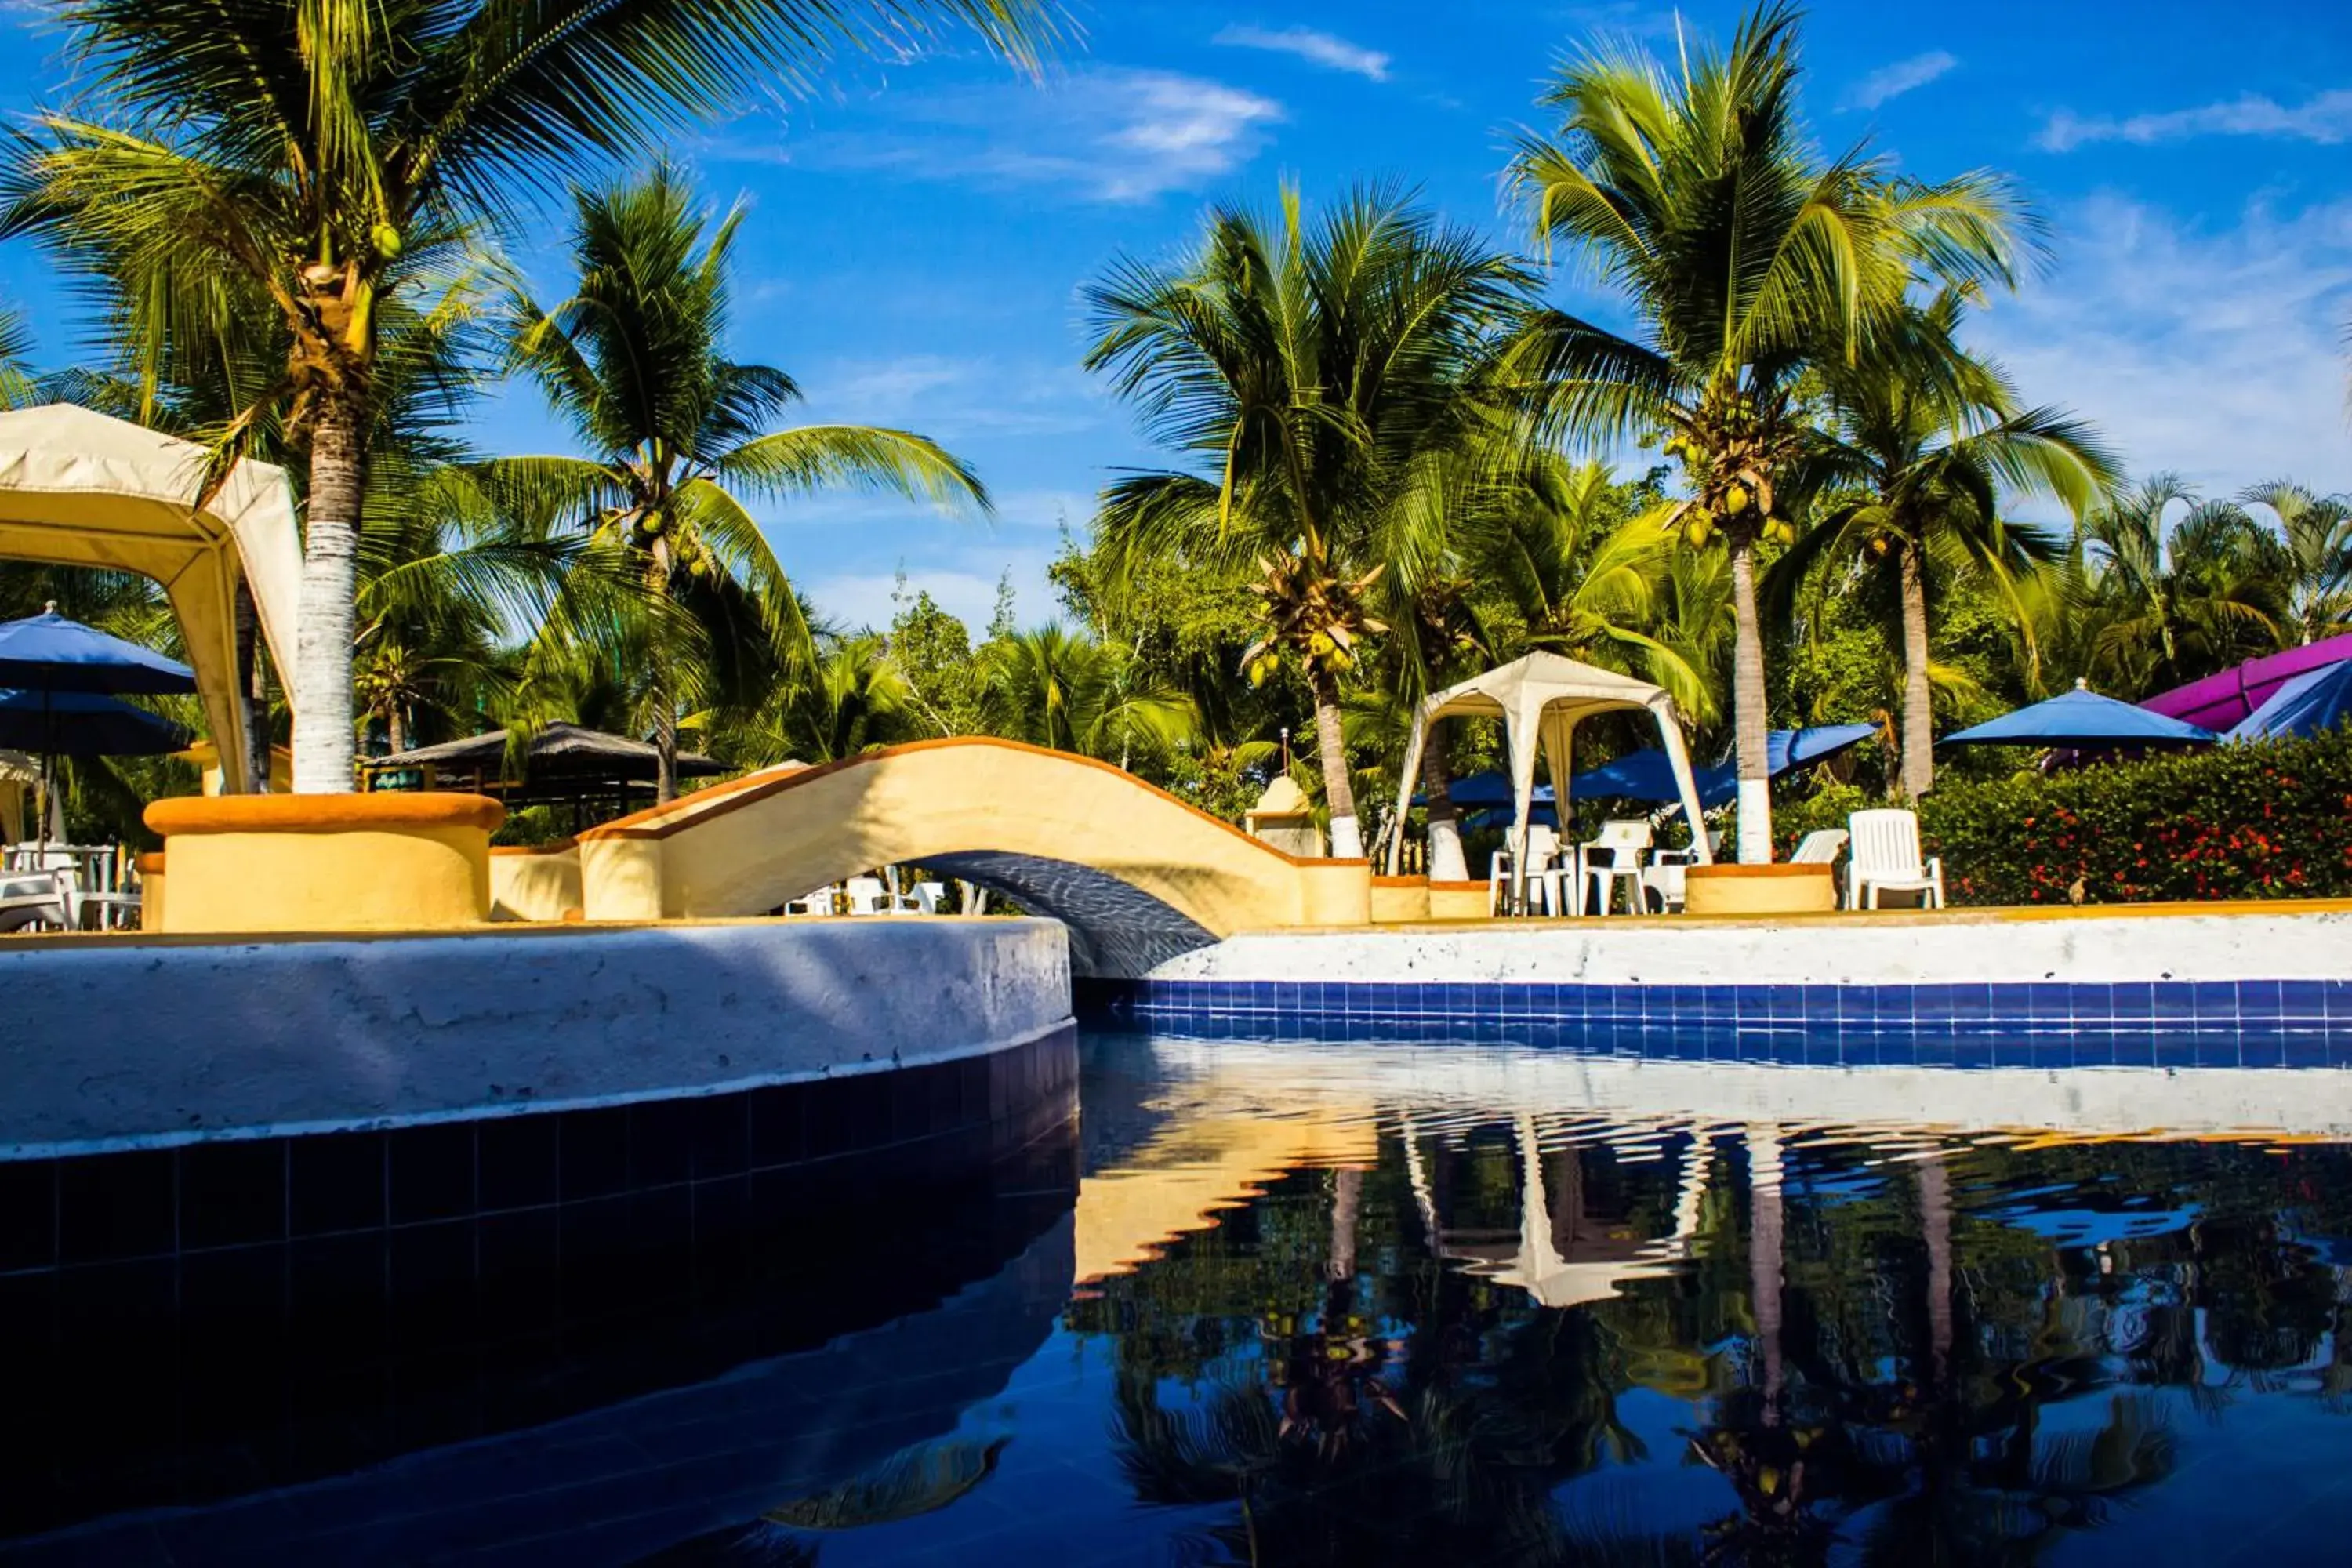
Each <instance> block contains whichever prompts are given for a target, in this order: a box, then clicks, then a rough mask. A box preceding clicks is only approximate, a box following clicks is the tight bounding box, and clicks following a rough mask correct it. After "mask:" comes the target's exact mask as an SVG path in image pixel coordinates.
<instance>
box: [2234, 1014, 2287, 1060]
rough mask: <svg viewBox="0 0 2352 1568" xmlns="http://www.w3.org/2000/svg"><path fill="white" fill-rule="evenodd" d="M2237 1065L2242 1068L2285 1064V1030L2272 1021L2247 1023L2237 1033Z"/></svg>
mask: <svg viewBox="0 0 2352 1568" xmlns="http://www.w3.org/2000/svg"><path fill="white" fill-rule="evenodd" d="M2238 1065H2239V1066H2240V1067H2242V1068H2283V1067H2284V1066H2286V1032H2285V1031H2284V1030H2283V1029H2281V1028H2280V1027H2279V1026H2277V1024H2276V1023H2274V1022H2264V1023H2257V1024H2252V1025H2249V1026H2246V1027H2244V1028H2242V1029H2241V1030H2240V1031H2239V1034H2238Z"/></svg>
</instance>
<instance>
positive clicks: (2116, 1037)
mask: <svg viewBox="0 0 2352 1568" xmlns="http://www.w3.org/2000/svg"><path fill="white" fill-rule="evenodd" d="M2107 1048H2108V1050H2109V1051H2110V1052H2112V1053H2113V1055H2114V1058H2115V1064H2116V1066H2117V1067H2119V1068H2152V1067H2154V1066H2156V1065H2157V1064H2156V1037H2155V1036H2154V1035H2152V1034H2149V1033H2148V1032H2147V1029H2146V1028H2145V1027H2139V1028H2124V1029H2117V1030H2116V1032H2115V1033H2114V1034H2113V1035H2112V1036H2110V1037H2108V1044H2107Z"/></svg>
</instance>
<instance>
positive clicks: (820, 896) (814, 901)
mask: <svg viewBox="0 0 2352 1568" xmlns="http://www.w3.org/2000/svg"><path fill="white" fill-rule="evenodd" d="M840 896H841V884H840V883H838V882H834V883H830V884H828V885H826V886H824V887H822V888H819V889H816V890H815V891H814V892H811V893H803V894H802V895H801V896H800V897H799V898H797V899H788V900H785V902H784V913H786V914H788V915H829V914H832V913H833V912H834V910H835V908H836V907H837V906H836V904H835V900H837V899H838V898H839V897H840Z"/></svg>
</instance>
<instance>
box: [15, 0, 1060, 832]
mask: <svg viewBox="0 0 2352 1568" xmlns="http://www.w3.org/2000/svg"><path fill="white" fill-rule="evenodd" d="M61 10H62V19H63V20H64V21H65V23H66V24H67V26H68V27H69V28H71V29H72V30H73V32H74V34H75V35H76V37H75V45H76V52H77V54H78V55H79V58H82V59H84V60H86V61H87V62H88V63H89V69H88V72H87V76H86V80H87V82H88V98H87V100H85V101H86V103H87V105H88V107H87V108H86V109H83V110H79V111H78V112H66V111H58V112H53V113H49V114H46V115H44V116H43V117H42V118H41V121H40V126H41V129H40V133H39V134H38V135H37V137H35V138H33V139H30V140H27V141H26V142H23V143H22V144H21V145H20V146H19V148H18V149H17V151H16V154H15V157H14V158H13V160H12V166H11V167H10V169H9V170H8V172H7V184H8V189H7V192H6V195H7V197H8V198H9V199H8V202H7V206H8V216H7V219H6V226H8V227H9V228H12V229H14V228H37V229H41V230H44V231H46V232H47V234H48V235H49V236H50V237H51V238H52V239H53V240H54V241H55V242H56V243H57V244H58V246H59V247H60V248H62V249H64V250H65V251H67V252H68V254H70V253H72V252H74V251H76V250H77V249H79V250H82V251H84V252H86V253H91V254H96V255H99V256H101V257H104V258H107V259H108V261H109V263H110V264H113V265H127V266H128V267H129V268H131V272H130V274H129V276H130V278H131V280H132V281H133V283H134V286H135V287H136V288H137V289H139V290H140V291H141V293H142V297H143V298H144V299H145V300H147V301H148V303H149V304H150V306H151V310H150V314H151V315H152V317H153V318H154V319H157V320H168V321H172V322H173V324H174V329H175V333H176V335H178V336H181V337H185V336H187V335H188V334H189V333H192V332H201V331H204V330H205V329H206V326H207V323H209V322H210V321H213V320H214V319H215V317H216V316H217V314H218V313H219V310H220V308H221V306H222V304H223V301H224V297H225V296H226V294H228V293H230V292H234V291H237V290H243V291H245V292H247V293H250V294H254V295H257V296H259V297H261V298H263V299H266V300H268V303H269V305H270V307H271V308H272V309H273V310H274V311H275V313H276V317H277V322H278V331H279V333H280V339H281V344H282V350H283V352H282V353H280V354H279V355H278V363H279V364H281V365H282V366H283V367H284V369H283V374H282V376H281V377H280V378H279V379H278V382H277V383H276V384H274V385H273V386H272V387H271V388H270V389H269V400H270V402H271V403H272V404H273V405H277V406H278V407H280V408H282V409H283V411H284V416H285V420H286V424H287V426H288V429H289V435H290V437H291V438H292V441H293V444H294V445H295V446H296V447H299V448H300V449H301V450H303V451H305V452H306V453H307V454H308V457H309V461H310V487H309V495H308V510H307V515H306V523H305V528H304V538H303V582H302V594H301V625H300V627H299V632H298V636H297V647H298V654H297V665H298V668H296V670H295V671H294V672H293V682H292V683H293V686H294V689H295V693H296V734H295V744H294V752H295V756H294V767H295V784H296V787H297V788H298V789H300V790H303V791H307V792H322V791H324V792H333V791H341V790H348V789H349V788H351V787H352V726H351V722H350V717H351V713H352V669H351V663H352V593H353V589H354V587H355V585H356V583H357V580H358V566H357V556H358V550H359V538H360V525H361V517H362V493H363V489H364V486H365V482H366V476H367V470H368V465H369V458H370V447H371V435H372V420H371V414H370V411H371V408H372V406H373V399H374V396H375V380H376V375H377V371H378V351H379V344H378V329H379V325H380V322H381V319H382V316H383V310H384V308H385V304H386V301H387V299H388V298H390V297H391V296H393V295H394V294H395V293H397V292H398V291H399V290H400V289H402V288H403V286H404V283H405V282H406V281H407V280H408V279H410V278H411V277H413V276H414V275H415V269H416V268H417V266H418V263H419V262H420V260H422V261H424V262H425V263H427V264H429V263H430V262H431V260H432V259H433V258H434V256H435V253H436V252H443V253H446V251H448V250H450V249H452V248H455V247H458V246H459V245H460V244H461V243H462V242H463V241H464V240H465V238H466V237H467V234H468V232H469V231H471V230H474V229H478V228H480V227H482V226H486V225H496V224H498V223H499V222H500V221H502V220H505V219H509V218H510V217H512V216H515V215H516V214H517V213H518V212H519V210H520V202H521V201H522V200H523V199H524V196H525V194H526V193H527V192H528V191H529V190H530V187H531V186H532V185H533V184H535V183H538V182H541V181H544V180H545V179H547V178H549V177H550V176H551V175H559V174H564V173H567V172H570V171H572V170H575V169H579V168H581V167H583V166H584V165H586V164H588V163H591V162H592V161H594V160H597V159H601V158H603V157H605V156H609V155H611V154H614V153H628V152H631V151H634V150H635V149H637V148H640V147H643V146H644V145H646V142H649V141H651V140H653V139H654V138H655V137H656V136H657V135H659V134H660V133H661V132H664V131H667V130H669V129H673V128H676V127H677V126H680V125H681V124H683V123H685V122H686V121H689V120H690V119H692V118H696V117H699V116H701V115H704V114H706V113H708V112H709V111H712V110H717V109H719V107H721V106H723V105H724V104H725V103H727V102H728V101H730V100H732V99H733V98H734V97H735V96H736V95H737V94H738V93H739V92H740V91H743V90H745V89H751V88H753V87H755V86H760V85H764V84H766V83H769V82H772V81H774V80H776V79H779V78H782V79H785V80H786V81H789V82H800V81H803V80H804V79H806V77H807V75H808V74H809V72H810V71H811V70H812V69H813V68H814V67H815V66H817V65H818V64H819V63H821V62H822V61H823V60H824V58H825V57H826V56H827V55H828V54H830V53H832V52H833V51H835V50H836V49H840V48H843V47H850V48H855V47H862V46H866V45H867V44H870V43H876V42H881V41H886V40H887V41H893V42H902V41H903V40H904V38H905V37H907V35H908V33H909V32H916V33H919V32H922V31H925V30H929V29H935V28H937V27H939V26H941V25H943V24H955V25H961V26H968V27H970V28H972V29H975V30H977V31H978V33H979V34H980V35H981V37H982V39H983V40H984V42H985V43H986V44H987V46H988V47H991V48H992V49H994V50H996V51H999V52H1002V53H1006V54H1010V55H1013V56H1016V57H1026V56H1028V55H1029V54H1030V53H1031V52H1032V51H1033V50H1034V47H1036V45H1037V44H1038V43H1039V42H1040V41H1041V39H1042V38H1043V37H1044V35H1045V32H1046V31H1047V30H1048V26H1049V24H1048V21H1047V17H1046V12H1045V5H1043V4H1042V0H849V3H846V4H843V3H835V0H739V3H734V4H727V5H709V4H704V3H701V0H626V3H617V0H380V3H373V4H370V3H365V0H304V3H303V4H299V5H298V4H294V3H293V0H204V3H202V4H197V3H193V0H67V4H65V5H63V6H62V8H61Z"/></svg>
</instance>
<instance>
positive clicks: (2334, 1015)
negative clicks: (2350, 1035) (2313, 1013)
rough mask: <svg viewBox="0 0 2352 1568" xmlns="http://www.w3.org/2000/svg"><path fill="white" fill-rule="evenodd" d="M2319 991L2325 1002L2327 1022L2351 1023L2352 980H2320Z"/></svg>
mask: <svg viewBox="0 0 2352 1568" xmlns="http://www.w3.org/2000/svg"><path fill="white" fill-rule="evenodd" d="M2320 993H2321V996H2322V998H2323V999H2324V1001H2325V1002H2326V1007H2327V1021H2328V1022H2329V1023H2331V1024H2333V1023H2339V1022H2340V1023H2347V1024H2352V980H2326V981H2322V982H2321V983H2320Z"/></svg>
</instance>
